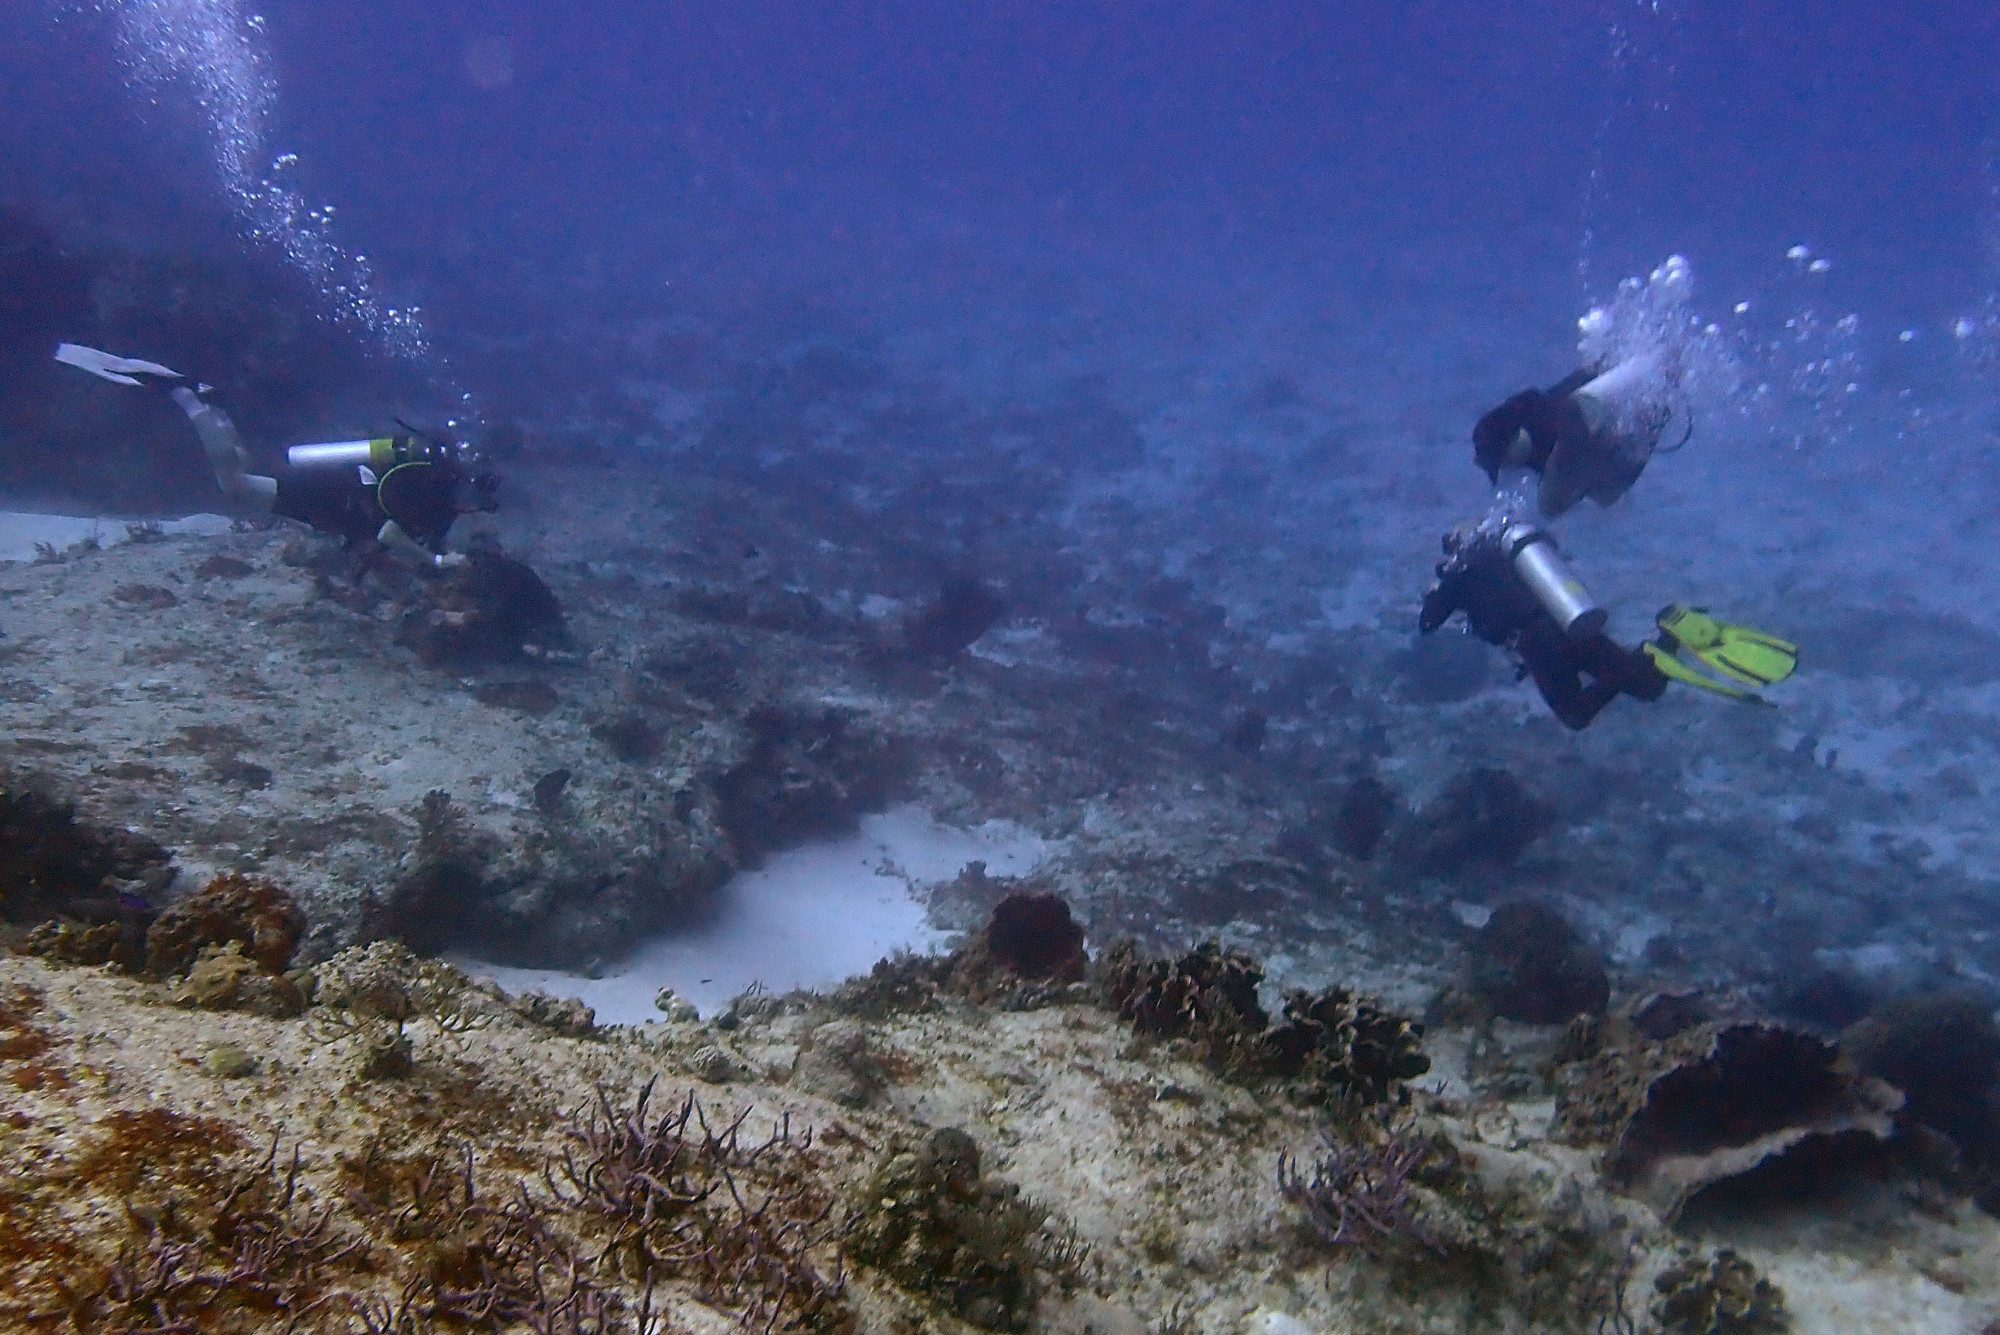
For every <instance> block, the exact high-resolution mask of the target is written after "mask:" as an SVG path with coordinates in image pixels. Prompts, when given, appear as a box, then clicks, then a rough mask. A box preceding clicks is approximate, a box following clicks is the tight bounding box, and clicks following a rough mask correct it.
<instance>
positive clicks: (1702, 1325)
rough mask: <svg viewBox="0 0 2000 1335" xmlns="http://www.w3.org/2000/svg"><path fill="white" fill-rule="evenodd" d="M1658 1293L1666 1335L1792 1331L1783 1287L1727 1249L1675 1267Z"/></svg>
mask: <svg viewBox="0 0 2000 1335" xmlns="http://www.w3.org/2000/svg"><path fill="white" fill-rule="evenodd" d="M1653 1289H1654V1293H1655V1295H1656V1296H1655V1297H1654V1299H1653V1320H1655V1321H1657V1322H1658V1323H1659V1326H1660V1332H1661V1335H1779V1333H1780V1332H1783V1331H1787V1330H1790V1329H1791V1326H1792V1323H1791V1317H1790V1315H1789V1314H1788V1313H1787V1312H1786V1311H1785V1295H1784V1294H1783V1293H1782V1292H1781V1291H1780V1290H1779V1289H1778V1286H1777V1285H1775V1284H1773V1283H1771V1281H1770V1280H1768V1279H1765V1278H1764V1277H1763V1276H1762V1275H1759V1274H1758V1273H1757V1270H1756V1267H1754V1266H1752V1265H1751V1264H1750V1263H1749V1262H1748V1261H1746V1260H1744V1259H1743V1258H1742V1257H1741V1256H1738V1255H1737V1254H1736V1253H1735V1252H1733V1251H1731V1250H1729V1249H1728V1248H1726V1247H1725V1248H1723V1249H1721V1250H1719V1251H1717V1252H1716V1253H1715V1254H1714V1255H1713V1256H1711V1257H1710V1258H1709V1259H1708V1260H1707V1261H1705V1262H1703V1261H1698V1260H1696V1259H1694V1258H1693V1257H1687V1258H1684V1259H1683V1260H1681V1261H1679V1262H1676V1263H1675V1264H1674V1265H1672V1266H1669V1267H1668V1268H1667V1269H1666V1270H1664V1271H1662V1272H1661V1273H1660V1275H1659V1277H1658V1278H1657V1279H1655V1280H1654V1281H1653Z"/></svg>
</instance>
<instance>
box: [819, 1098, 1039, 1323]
mask: <svg viewBox="0 0 2000 1335" xmlns="http://www.w3.org/2000/svg"><path fill="white" fill-rule="evenodd" d="M846 1249H847V1254H848V1255H849V1256H851V1257H852V1258H854V1259H855V1260H856V1261H859V1262H860V1263H861V1264H863V1265H869V1266H874V1267H875V1268H876V1269H878V1270H880V1271H882V1272H883V1273H884V1274H885V1275H887V1276H888V1277H889V1278H890V1279H891V1280H893V1281H894V1282H895V1283H896V1284H898V1285H899V1286H901V1287H902V1288H904V1289H907V1290H909V1291H910V1292H912V1293H917V1294H922V1295H924V1296H926V1297H928V1298H930V1299H931V1300H932V1301H933V1302H936V1303H938V1304H939V1305H940V1306H943V1307H945V1308H946V1309H947V1310H949V1311H951V1312H952V1313H953V1314H955V1315H956V1316H958V1317H959V1318H960V1319H962V1320H964V1321H967V1322H970V1323H971V1324H973V1325H975V1326H980V1327H983V1328H985V1329H987V1330H1003V1331H1018V1330H1026V1329H1027V1328H1028V1324H1029V1318H1030V1316H1031V1315H1032V1313H1033V1311H1034V1307H1035V1301H1036V1299H1037V1297H1038V1296H1039V1294H1040V1293H1041V1291H1042V1288H1043V1284H1044V1280H1043V1276H1044V1275H1046V1274H1054V1275H1056V1276H1058V1277H1066V1276H1068V1275H1069V1274H1070V1273H1071V1272H1073V1270H1074V1268H1075V1265H1076V1263H1077V1260H1078V1259H1079V1257H1078V1250H1079V1249H1078V1247H1077V1244H1076V1243H1075V1242H1074V1241H1073V1240H1070V1239H1068V1238H1066V1237H1063V1236H1061V1235H1059V1234H1056V1233H1053V1232H1051V1231H1050V1228H1049V1212H1048V1211H1047V1210H1045V1209H1043V1208H1042V1207H1040V1206H1038V1205H1036V1204H1035V1203H1034V1202H1033V1201H1031V1200H1029V1199H1027V1198H1026V1197H1024V1196H1023V1195H1022V1194H1021V1191H1020V1188H1019V1187H1017V1186H1015V1185H1014V1184H1013V1183H1011V1182H1002V1181H999V1180H997V1179H993V1178H987V1177H982V1176H981V1175H980V1171H979V1147H978V1145H977V1144H975V1143H974V1142H973V1139H972V1137H971V1136H968V1135H967V1134H965V1132H963V1131H960V1130H958V1129H957V1128H955V1127H946V1128H944V1129H942V1130H939V1131H936V1132H933V1133H932V1134H931V1137H930V1138H929V1139H928V1140H926V1141H925V1142H924V1143H923V1144H921V1145H917V1146H914V1147H910V1146H905V1147H901V1148H898V1149H896V1150H893V1151H892V1152H891V1153H890V1154H889V1156H888V1157H887V1158H886V1159H885V1160H884V1161H883V1163H882V1165H881V1166H880V1167H879V1168H878V1169H877V1170H876V1172H875V1175H874V1177H873V1178H872V1179H870V1181H869V1182H868V1184H867V1186H866V1187H865V1188H864V1190H863V1191H862V1194H861V1197H860V1199H859V1200H858V1201H857V1202H856V1218H855V1223H854V1226H853V1229H852V1230H851V1231H850V1232H849V1234H848V1236H847V1244H846Z"/></svg>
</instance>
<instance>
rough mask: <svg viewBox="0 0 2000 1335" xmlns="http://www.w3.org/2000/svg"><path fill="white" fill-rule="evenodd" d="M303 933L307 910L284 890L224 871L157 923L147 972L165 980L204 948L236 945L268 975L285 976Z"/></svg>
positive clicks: (191, 962) (148, 940) (149, 938)
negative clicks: (167, 975) (158, 975)
mask: <svg viewBox="0 0 2000 1335" xmlns="http://www.w3.org/2000/svg"><path fill="white" fill-rule="evenodd" d="M305 931H306V915H305V911H304V910H303V909H301V908H300V907H299V906H298V905H297V904H296V903H294V902H293V900H292V896H291V894H290V893H289V892H288V891H286V890H285V888H284V887H283V886H280V885H278V884H277V883H276V882H274V881H271V880H267V879H266V878H264V877H261V876H246V875H244V874H242V873H240V872H224V873H222V874H221V875H219V876H216V877H214V878H213V879H211V880H210V881H209V882H208V884H207V885H205V886H203V887H202V888H201V889H200V890H199V891H197V892H196V893H194V894H192V895H190V896H188V897H187V898H186V899H183V900H180V901H178V902H176V903H174V904H170V905H168V906H167V908H166V909H165V910H164V911H162V912H161V914H160V916H159V917H158V918H156V919H154V920H153V925H152V926H151V927H149V928H148V929H147V931H146V967H147V969H148V970H150V971H151V972H153V973H156V974H161V975H166V974H176V973H184V972H186V971H187V970H188V969H190V968H192V967H193V966H194V963H195V961H196V960H197V958H199V956H200V953H201V951H202V950H203V949H204V948H206V947H211V946H227V945H229V944H231V943H232V942H233V943H235V944H237V945H238V946H240V947H241V948H242V951H243V953H244V954H245V955H246V956H247V957H248V958H249V959H250V960H252V961H254V962H255V963H256V964H257V966H258V967H259V968H261V969H263V970H264V971H265V972H266V973H271V974H278V973H283V972H284V971H285V968H286V966H288V965H289V964H291V962H292V953H293V952H294V951H296V950H297V949H298V946H299V940H300V938H301V937H303V936H304V935H305Z"/></svg>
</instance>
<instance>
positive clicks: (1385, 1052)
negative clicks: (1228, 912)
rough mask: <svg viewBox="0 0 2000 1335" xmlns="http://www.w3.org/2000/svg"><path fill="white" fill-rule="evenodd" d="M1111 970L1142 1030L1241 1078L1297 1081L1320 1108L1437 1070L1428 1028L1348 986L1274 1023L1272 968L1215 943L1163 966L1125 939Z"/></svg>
mask: <svg viewBox="0 0 2000 1335" xmlns="http://www.w3.org/2000/svg"><path fill="white" fill-rule="evenodd" d="M1103 970H1104V992H1105V996H1106V999H1107V1000H1108V1001H1109V1003H1110V1005H1111V1007H1112V1009H1114V1010H1116V1011H1117V1012H1118V1014H1119V1015H1120V1016H1121V1017H1122V1018H1124V1019H1125V1020H1126V1021H1128V1022H1129V1023H1130V1024H1131V1025H1132V1027H1133V1028H1134V1029H1136V1030H1138V1031H1139V1032H1140V1033H1142V1034H1149V1035H1152V1036H1155V1037H1160V1038H1178V1039H1186V1040H1188V1041H1189V1042H1191V1043H1192V1044H1193V1045H1194V1047H1195V1048H1196V1050H1197V1051H1198V1052H1199V1053H1200V1054H1201V1055H1202V1057H1203V1059H1204V1060H1206V1061H1207V1062H1209V1063H1210V1064H1211V1065H1213V1066H1214V1067H1216V1068H1217V1069H1218V1070H1220V1071H1223V1072H1225V1073H1227V1074H1229V1075H1230V1076H1231V1077H1232V1078H1235V1079H1239V1080H1244V1081H1249V1082H1261V1081H1280V1082H1288V1083H1289V1084H1290V1085H1291V1087H1292V1090H1293V1093H1294V1095H1295V1097H1297V1098H1299V1099H1300V1100H1301V1101H1302V1102H1305V1103H1307V1104H1310V1105H1314V1106H1338V1105H1342V1104H1346V1103H1350V1102H1351V1103H1354V1104H1358V1105H1359V1106H1363V1107H1365V1106H1368V1105H1370V1104H1375V1103H1380V1102H1383V1101H1384V1100H1387V1099H1391V1098H1394V1097H1396V1096H1397V1094H1398V1091H1399V1089H1400V1087H1401V1085H1402V1082H1404V1081H1406V1080H1412V1079H1415V1078H1416V1077H1417V1076H1420V1075H1422V1074H1423V1073H1424V1072H1425V1071H1428V1070H1429V1069H1430V1059H1429V1058H1428V1057H1426V1056H1424V1055H1423V1052H1422V1044H1423V1026H1422V1025H1420V1024H1417V1023H1416V1022H1415V1021H1413V1020H1410V1019H1408V1018H1406V1017H1404V1016H1400V1015H1396V1014H1393V1013H1391V1012H1389V1011H1385V1010H1383V1009H1382V1008H1380V1007H1379V1006H1377V1005H1375V1004H1374V1003H1373V1002H1371V1001H1369V1000H1367V999H1366V998H1363V997H1360V996H1357V995H1356V994H1354V993H1353V992H1350V991H1349V990H1348V989H1346V988H1342V987H1331V988H1328V989H1326V990H1325V991H1323V992H1319V993H1307V992H1293V993H1291V994H1289V995H1288V996H1287V997H1286V998H1285V1003H1284V1011H1283V1015H1282V1017H1281V1019H1280V1020H1279V1022H1278V1023H1276V1024H1275V1025H1274V1024H1272V1023H1271V1021H1270V1019H1269V1017H1268V1016H1267V1015H1266V1014H1265V1012H1264V1008H1263V1006H1262V1005H1261V1004H1259V1002H1258V1000H1257V987H1258V984H1259V983H1261V982H1262V981H1263V977H1264V970H1263V968H1262V966H1260V965H1259V964H1258V963H1257V962H1256V961H1255V960H1253V959H1251V958H1250V957H1249V956H1247V955H1244V954H1242V953H1240V952H1237V951H1233V950H1224V949H1223V948H1222V947H1220V946H1218V945H1217V944H1216V943H1214V942H1205V943H1203V944H1202V945H1200V946H1198V947H1196V948H1195V949H1194V950H1192V951H1190V952H1188V953H1187V954H1185V955H1182V956H1180V957H1178V958H1176V959H1153V960H1147V959H1144V958H1142V957H1141V955H1140V954H1139V951H1138V948H1137V947H1136V946H1135V945H1134V944H1132V943H1131V942H1121V943H1120V944H1119V945H1117V946H1115V947H1113V948H1112V950H1111V951H1110V952H1108V953H1107V955H1106V957H1105V960H1104V965H1103Z"/></svg>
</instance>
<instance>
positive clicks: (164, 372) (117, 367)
mask: <svg viewBox="0 0 2000 1335" xmlns="http://www.w3.org/2000/svg"><path fill="white" fill-rule="evenodd" d="M56 360H57V361H59V362H64V363H67V364H68V365H70V366H74V367H76V368H77V369H78V370H82V371H88V372H90V373H91V374H92V375H94V376H98V377H100V378H102V379H105V380H113V381H116V382H117V383H119V384H121V385H138V384H143V383H144V382H143V381H141V380H138V379H136V377H138V376H142V375H150V376H157V377H159V378H160V379H162V380H180V379H183V378H184V377H183V376H182V375H181V373H180V372H179V371H173V370H169V369H168V368H166V367H164V366H162V365H160V364H159V363H158V362H143V361H140V360H139V359H138V358H136V357H114V356H112V355H111V354H110V353H108V352H99V351H98V350H97V349H96V348H86V347H84V346H83V345H82V344H81V343H65V344H63V345H62V346H61V347H59V348H57V349H56Z"/></svg>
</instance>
